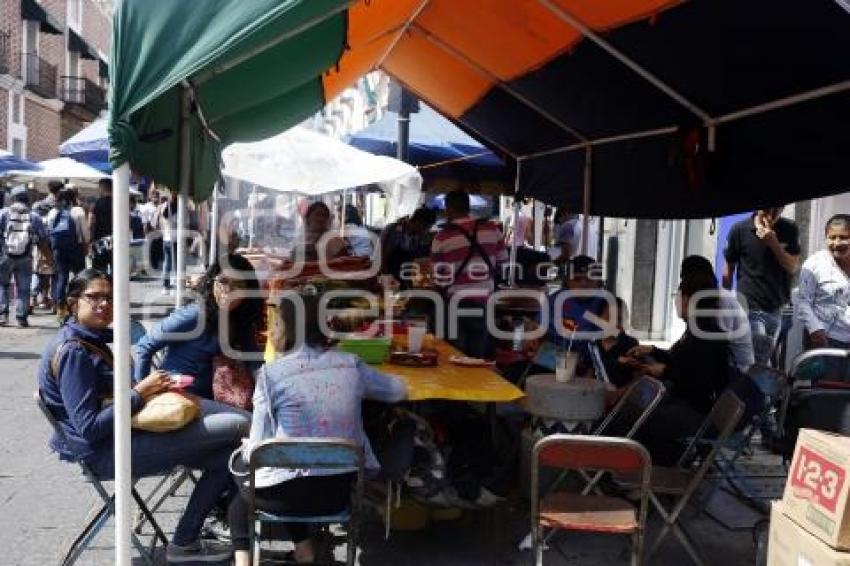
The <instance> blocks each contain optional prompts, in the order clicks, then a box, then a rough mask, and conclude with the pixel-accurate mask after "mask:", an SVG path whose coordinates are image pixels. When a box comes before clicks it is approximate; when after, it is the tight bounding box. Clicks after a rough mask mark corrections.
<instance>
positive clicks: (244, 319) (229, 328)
mask: <svg viewBox="0 0 850 566" xmlns="http://www.w3.org/2000/svg"><path fill="white" fill-rule="evenodd" d="M258 290H259V285H258V283H257V276H256V273H255V272H254V268H253V267H252V266H251V264H250V263H249V262H248V260H247V259H245V258H244V257H242V256H240V255H236V254H228V255H225V256H222V257H221V258H220V259H219V260H218V261H216V262H215V263H214V264H213V265H212V266H210V268H209V269H208V270H207V272H206V273H205V274H204V276H203V277H202V278H201V281H200V283H199V285H198V288H197V291H196V292H197V300H196V301H195V302H194V303H192V304H190V305H187V306H185V307H182V308H179V309H177V310H175V311H174V312H172V313H171V315H169V316H168V317H167V318H165V319H163V320H162V321H160V322H159V323H158V324H157V325H156V326H154V327H153V328H152V329H151V330H150V331H149V332H148V333H147V334H146V335H145V337H144V338H142V339H141V340H140V341H139V343H138V344H136V346H135V348H134V354H135V362H136V363H135V367H134V372H135V373H134V375H135V378H136V379H140V378H141V377H143V376H145V375H147V374H148V373H149V372H150V370H151V364H152V360H153V357H154V355H155V354H156V353H157V352H159V351H160V350H163V349H164V350H165V355H164V357H163V359H162V362H161V364H160V369H163V370H165V371H167V372H169V373H179V374H183V375H190V376H192V377H193V378H194V382H193V383H192V385H191V386H189V387H188V388H187V391H189V392H191V393H194V394H195V395H199V396H200V397H204V398H206V399H212V398H213V388H212V377H213V358H214V357H215V356H217V355H219V354H224V355H225V356H227V357H229V358H233V359H239V358H240V354H258V353H261V352H260V351H259V350H258V347H257V343H256V338H255V336H256V332H257V327H258V324H259V323H260V320H261V316H262V309H263V300H262V298H260V297H259V296H257V291H258ZM254 357H256V356H254ZM240 361H243V362H245V363H246V365H247V366H248V367H249V368H250V369H256V368H258V367H259V366H260V362H259V361H255V360H250V359H243V360H240Z"/></svg>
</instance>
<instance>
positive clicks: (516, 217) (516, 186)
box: [508, 160, 522, 287]
mask: <svg viewBox="0 0 850 566" xmlns="http://www.w3.org/2000/svg"><path fill="white" fill-rule="evenodd" d="M521 168H522V161H520V160H517V162H516V180H515V181H514V220H513V228H512V229H511V254H510V268H511V269H510V274H509V275H508V283H509V284H510V286H511V287H513V286H514V285H516V269H517V267H516V250H517V241H516V234H515V232H516V227H517V223H518V222H519V209H520V207H521V206H522V205H521V204H520V202H519V173H520V170H521Z"/></svg>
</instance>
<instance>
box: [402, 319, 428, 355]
mask: <svg viewBox="0 0 850 566" xmlns="http://www.w3.org/2000/svg"><path fill="white" fill-rule="evenodd" d="M427 332H428V328H427V327H425V326H419V325H415V326H408V327H407V351H408V352H410V353H412V354H418V353H419V352H420V351H422V341H423V340H424V338H425V334H426V333H427Z"/></svg>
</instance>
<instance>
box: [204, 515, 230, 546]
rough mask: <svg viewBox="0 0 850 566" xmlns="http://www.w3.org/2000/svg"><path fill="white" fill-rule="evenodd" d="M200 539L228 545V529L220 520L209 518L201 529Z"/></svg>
mask: <svg viewBox="0 0 850 566" xmlns="http://www.w3.org/2000/svg"><path fill="white" fill-rule="evenodd" d="M201 538H203V539H207V540H217V541H219V542H223V543H230V540H231V539H230V527H229V526H228V524H227V523H226V522H224V521H222V520H221V519H218V518H216V517H210V518H208V519H207V521H206V523H204V527H203V528H202V529H201Z"/></svg>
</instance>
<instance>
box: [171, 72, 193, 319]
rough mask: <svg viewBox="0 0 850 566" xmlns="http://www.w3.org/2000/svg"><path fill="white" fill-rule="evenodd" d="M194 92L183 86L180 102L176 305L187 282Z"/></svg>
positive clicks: (181, 300) (178, 304)
mask: <svg viewBox="0 0 850 566" xmlns="http://www.w3.org/2000/svg"><path fill="white" fill-rule="evenodd" d="M191 106H192V92H191V91H190V90H189V88H188V87H187V86H183V90H182V99H181V104H180V193H179V194H178V195H177V293H176V296H175V305H176V306H177V307H178V308H179V307H180V306H181V305H182V304H183V294H184V292H185V289H184V285H185V282H186V232H185V230H186V201H187V200H188V198H189V183H190V180H191V178H192V130H191V123H190V113H191Z"/></svg>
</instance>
